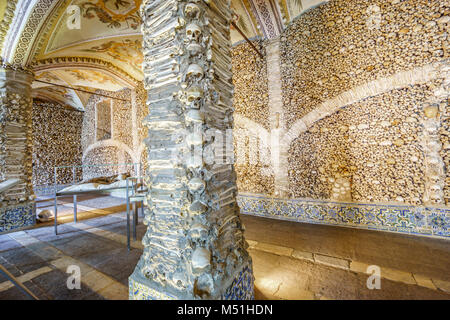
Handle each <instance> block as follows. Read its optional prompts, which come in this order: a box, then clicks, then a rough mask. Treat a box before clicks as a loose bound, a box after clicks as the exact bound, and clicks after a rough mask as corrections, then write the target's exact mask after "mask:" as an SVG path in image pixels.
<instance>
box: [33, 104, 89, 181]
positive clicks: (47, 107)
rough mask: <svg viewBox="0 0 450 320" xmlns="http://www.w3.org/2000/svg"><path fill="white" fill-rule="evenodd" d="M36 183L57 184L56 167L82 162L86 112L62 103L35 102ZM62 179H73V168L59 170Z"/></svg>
mask: <svg viewBox="0 0 450 320" xmlns="http://www.w3.org/2000/svg"><path fill="white" fill-rule="evenodd" d="M32 120H33V186H34V187H36V186H45V185H51V184H53V183H54V169H53V168H54V167H55V166H67V165H80V164H81V124H82V121H83V113H82V112H79V111H75V110H70V109H66V108H64V107H63V106H61V105H59V104H56V103H51V102H44V101H40V100H36V99H35V100H34V101H33V109H32ZM58 176H59V182H60V183H63V184H66V183H70V182H72V178H73V176H72V171H71V170H59V171H58Z"/></svg>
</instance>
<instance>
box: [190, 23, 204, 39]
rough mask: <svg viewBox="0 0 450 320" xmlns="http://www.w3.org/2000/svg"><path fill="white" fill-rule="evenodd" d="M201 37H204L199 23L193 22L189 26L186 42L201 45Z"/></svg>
mask: <svg viewBox="0 0 450 320" xmlns="http://www.w3.org/2000/svg"><path fill="white" fill-rule="evenodd" d="M201 36H202V29H201V28H200V26H199V25H198V24H197V23H195V22H193V23H190V24H189V25H188V26H187V28H186V40H187V41H188V42H189V43H191V44H192V43H194V44H200V40H201V39H200V38H201Z"/></svg>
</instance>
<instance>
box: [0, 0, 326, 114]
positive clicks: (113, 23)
mask: <svg viewBox="0 0 450 320" xmlns="http://www.w3.org/2000/svg"><path fill="white" fill-rule="evenodd" d="M12 1H14V0H12ZM15 1H18V5H17V10H16V16H17V17H16V18H15V25H14V22H13V25H12V27H11V28H10V29H11V31H10V33H12V34H11V35H10V36H9V42H10V43H9V44H8V43H7V45H6V48H5V49H4V51H3V52H2V56H3V58H6V59H5V60H6V61H8V60H9V61H11V62H15V63H21V64H23V65H29V64H31V65H32V66H33V67H34V70H35V72H36V79H37V80H40V81H46V82H51V83H57V84H61V85H65V86H68V87H72V88H77V87H80V88H87V89H89V88H90V91H93V90H95V89H102V90H107V91H118V90H121V89H123V88H126V87H129V88H131V87H134V86H135V85H136V84H137V83H138V82H140V81H142V79H143V74H142V71H141V65H142V61H143V55H142V35H141V30H140V23H141V22H140V17H139V7H140V4H141V1H142V0H60V1H57V0H15ZM321 2H323V0H232V7H233V11H234V13H235V15H234V20H235V22H236V24H237V25H238V26H239V28H240V29H241V30H242V31H243V32H244V33H245V34H246V36H247V37H248V38H254V37H263V38H275V37H277V36H278V35H279V34H280V33H281V31H282V30H283V29H284V28H285V27H286V25H287V24H288V23H289V22H290V21H291V20H292V19H293V18H295V17H296V16H298V15H299V14H300V13H301V12H302V11H304V10H306V9H308V8H309V7H311V6H314V5H317V4H319V3H321ZM77 8H79V12H80V20H79V21H78V20H77V19H74V18H75V17H76V14H77V12H76V10H78V9H77ZM74 10H75V11H74ZM0 13H1V7H0ZM20 15H21V16H20ZM24 18H26V19H24ZM77 22H79V28H78V26H77ZM231 38H232V42H233V43H236V42H239V41H242V40H243V39H242V36H241V35H240V34H239V33H238V32H237V31H236V30H234V28H232V30H231ZM33 89H34V90H33V91H34V93H33V94H34V95H35V96H37V97H40V98H43V99H45V98H47V99H49V100H53V101H58V102H64V103H66V104H68V105H70V106H72V107H74V108H77V109H80V110H82V109H83V105H84V104H85V103H86V101H87V99H88V98H89V94H83V93H80V92H78V91H74V90H71V89H65V88H61V87H56V86H51V85H48V84H44V83H41V82H37V81H36V82H34V84H33Z"/></svg>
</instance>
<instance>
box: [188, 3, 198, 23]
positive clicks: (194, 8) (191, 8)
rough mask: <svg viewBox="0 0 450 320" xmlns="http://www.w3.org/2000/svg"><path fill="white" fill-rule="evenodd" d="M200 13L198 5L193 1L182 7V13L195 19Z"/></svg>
mask: <svg viewBox="0 0 450 320" xmlns="http://www.w3.org/2000/svg"><path fill="white" fill-rule="evenodd" d="M199 14H200V7H199V6H198V5H196V4H195V3H188V4H187V5H186V7H184V15H185V16H186V17H189V18H193V19H197V18H198V15H199Z"/></svg>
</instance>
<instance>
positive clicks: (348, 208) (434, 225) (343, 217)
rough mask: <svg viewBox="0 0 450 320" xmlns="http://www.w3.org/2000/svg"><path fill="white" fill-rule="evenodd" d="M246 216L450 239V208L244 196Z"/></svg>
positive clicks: (242, 210)
mask: <svg viewBox="0 0 450 320" xmlns="http://www.w3.org/2000/svg"><path fill="white" fill-rule="evenodd" d="M238 204H239V206H240V208H241V213H242V214H248V215H255V216H262V217H266V218H276V219H282V220H290V221H296V222H306V223H316V224H325V225H332V226H345V227H353V228H363V229H370V230H380V231H390V232H398V233H406V234H415V235H425V236H431V237H439V238H447V239H450V208H448V207H444V208H435V207H415V206H408V205H383V204H362V203H342V202H327V201H320V200H305V199H277V198H271V197H267V196H264V195H248V194H240V195H239V196H238Z"/></svg>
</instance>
